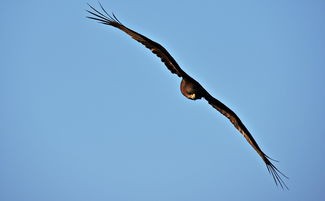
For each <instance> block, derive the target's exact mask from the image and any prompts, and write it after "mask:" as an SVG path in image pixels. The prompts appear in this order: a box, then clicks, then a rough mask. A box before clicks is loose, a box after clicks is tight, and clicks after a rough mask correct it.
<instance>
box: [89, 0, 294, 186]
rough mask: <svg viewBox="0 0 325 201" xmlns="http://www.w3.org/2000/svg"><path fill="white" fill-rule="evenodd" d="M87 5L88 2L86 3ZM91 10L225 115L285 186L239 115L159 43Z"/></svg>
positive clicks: (187, 90) (189, 94)
mask: <svg viewBox="0 0 325 201" xmlns="http://www.w3.org/2000/svg"><path fill="white" fill-rule="evenodd" d="M88 5H89V4H88ZM89 7H90V8H91V10H87V12H88V13H90V14H91V15H92V16H88V18H90V19H93V20H96V21H98V22H100V23H103V24H106V25H110V26H113V27H116V28H118V29H120V30H121V31H123V32H125V33H126V34H128V35H129V36H131V37H132V38H133V39H134V40H136V41H138V42H140V43H141V44H143V45H144V46H146V47H147V48H148V49H150V50H151V51H152V52H153V53H154V54H156V55H157V56H158V57H159V58H160V59H161V61H162V62H163V63H164V64H165V65H166V67H167V68H168V69H169V70H170V71H171V72H172V73H174V74H176V75H177V76H178V77H181V78H182V81H181V85H180V89H181V92H182V94H183V95H184V96H185V97H187V98H189V99H191V100H197V99H201V98H204V99H206V100H207V101H208V103H209V104H210V105H211V106H212V107H214V108H215V109H216V110H218V111H219V112H220V113H221V114H223V115H224V116H225V117H227V118H228V119H229V120H230V122H231V123H232V124H233V125H234V126H235V128H236V129H237V130H238V131H239V132H240V133H241V134H242V135H243V136H244V137H245V139H246V140H247V141H248V143H249V144H250V145H251V146H252V147H253V148H254V149H255V151H256V152H257V153H258V154H259V155H260V157H261V158H262V159H263V161H264V163H265V164H266V167H267V169H268V171H269V172H270V174H271V175H272V177H273V179H274V181H275V183H276V185H280V186H281V187H282V188H287V189H288V187H287V186H286V184H285V182H284V181H283V179H282V177H281V176H283V177H285V178H288V177H287V176H285V175H284V174H283V173H282V172H280V171H279V170H278V169H277V168H276V167H275V166H274V165H273V164H272V162H271V161H270V160H272V159H271V158H270V157H268V156H267V155H266V154H265V153H264V152H263V151H262V150H261V149H260V147H259V146H258V144H257V143H256V141H255V140H254V138H253V136H252V135H251V134H250V132H249V131H248V129H247V128H246V127H245V125H244V124H243V123H242V121H241V120H240V119H239V117H238V116H237V115H236V114H235V113H234V112H233V111H232V110H231V109H229V108H228V107H227V106H226V105H224V104H223V103H222V102H220V101H219V100H217V99H216V98H214V97H213V96H211V95H210V94H209V93H208V92H207V91H206V90H205V89H204V88H203V87H202V86H201V85H200V83H198V82H197V81H196V80H194V79H193V78H192V77H190V76H189V75H188V74H187V73H185V72H184V71H183V70H182V69H181V68H180V67H179V65H178V64H177V63H176V61H175V59H174V58H173V57H172V56H171V55H170V54H169V53H168V52H167V50H166V49H165V48H164V47H163V46H161V45H160V44H159V43H157V42H155V41H152V40H150V39H149V38H147V37H145V36H143V35H141V34H139V33H137V32H135V31H133V30H131V29H129V28H127V27H126V26H124V25H123V24H122V23H121V22H120V21H119V20H118V19H117V18H116V17H115V15H114V14H112V16H111V15H109V14H108V13H107V12H106V10H105V9H104V8H103V6H102V5H101V4H100V7H101V9H102V11H103V12H104V13H101V12H99V11H98V10H96V9H95V8H94V7H92V6H91V5H89Z"/></svg>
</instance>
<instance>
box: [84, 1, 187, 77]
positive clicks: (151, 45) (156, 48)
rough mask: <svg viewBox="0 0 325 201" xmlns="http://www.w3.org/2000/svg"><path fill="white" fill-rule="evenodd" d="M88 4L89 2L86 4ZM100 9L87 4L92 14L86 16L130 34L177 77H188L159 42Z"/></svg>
mask: <svg viewBox="0 0 325 201" xmlns="http://www.w3.org/2000/svg"><path fill="white" fill-rule="evenodd" d="M88 5H89V4H88ZM100 6H101V9H102V10H103V12H104V13H101V12H99V11H98V10H96V9H95V8H94V7H92V6H91V5H89V7H90V8H91V9H92V10H87V12H88V13H90V14H92V15H93V16H91V17H88V18H90V19H93V20H97V21H98V22H100V23H103V24H106V25H110V26H113V27H116V28H118V29H120V30H122V31H124V32H125V33H126V34H128V35H129V36H131V37H132V38H133V39H134V40H136V41H138V42H139V43H141V44H143V45H144V46H146V47H147V48H148V49H150V50H151V51H152V52H153V53H154V54H155V55H157V56H158V57H159V58H160V59H161V61H162V62H163V63H164V64H165V65H166V66H167V68H168V69H169V70H170V71H171V72H172V73H174V74H176V75H178V76H179V77H186V78H189V75H187V74H186V73H185V72H184V71H183V70H182V69H181V68H180V67H179V65H178V64H177V62H176V61H175V59H174V58H173V57H172V56H171V55H170V54H169V53H168V52H167V50H166V49H165V48H164V47H163V46H161V45H160V44H159V43H157V42H155V41H152V40H150V39H149V38H147V37H145V36H143V35H141V34H139V33H137V32H135V31H133V30H131V29H129V28H127V27H126V26H124V25H123V24H122V23H121V22H120V21H119V20H118V19H117V18H116V17H115V15H114V14H112V16H111V15H109V14H108V13H107V12H106V11H105V9H104V8H103V6H102V5H100Z"/></svg>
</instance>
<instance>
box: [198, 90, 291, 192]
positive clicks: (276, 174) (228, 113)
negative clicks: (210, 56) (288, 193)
mask: <svg viewBox="0 0 325 201" xmlns="http://www.w3.org/2000/svg"><path fill="white" fill-rule="evenodd" d="M201 90H202V91H203V94H204V96H203V97H204V98H205V99H206V100H207V101H208V103H209V104H210V105H211V106H212V107H214V108H215V109H216V110H218V111H219V112H220V113H221V114H223V115H224V116H225V117H227V118H228V119H229V120H230V122H231V123H232V124H233V125H234V126H235V128H236V129H237V130H238V131H239V132H240V133H241V134H242V135H243V136H244V137H245V139H246V140H247V142H248V143H249V144H250V145H251V146H252V147H253V148H254V150H255V151H256V152H257V153H258V155H260V157H261V158H262V159H263V161H264V163H265V165H266V167H267V169H268V171H269V173H270V174H271V175H272V177H273V179H274V182H275V183H276V185H280V186H281V188H286V189H288V187H287V185H286V184H285V182H284V181H283V179H282V177H281V176H283V177H285V178H288V177H287V176H286V175H284V174H283V173H282V172H281V171H280V170H279V169H278V168H277V167H275V165H274V164H273V163H272V162H271V161H270V160H273V159H271V158H270V157H269V156H267V155H266V154H265V153H264V152H263V151H262V150H261V148H260V147H259V146H258V144H257V143H256V141H255V139H254V138H253V136H252V135H251V133H250V132H249V131H248V129H247V128H246V126H245V125H244V124H243V123H242V121H241V120H240V119H239V117H238V116H237V115H236V114H235V113H234V112H233V111H232V110H231V109H230V108H228V107H227V106H226V105H225V104H223V103H222V102H221V101H219V100H218V99H216V98H214V97H213V96H211V95H210V94H209V93H208V92H207V91H206V90H205V89H204V88H203V87H202V89H201Z"/></svg>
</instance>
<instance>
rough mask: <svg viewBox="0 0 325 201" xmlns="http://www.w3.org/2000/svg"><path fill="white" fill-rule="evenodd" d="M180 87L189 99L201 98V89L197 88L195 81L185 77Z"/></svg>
mask: <svg viewBox="0 0 325 201" xmlns="http://www.w3.org/2000/svg"><path fill="white" fill-rule="evenodd" d="M180 88H181V92H182V94H183V95H184V96H185V97H186V98H188V99H191V100H196V99H200V98H201V96H200V95H199V90H198V89H197V88H198V87H197V86H196V85H195V83H193V82H191V81H189V80H186V79H184V78H183V79H182V82H181V85H180Z"/></svg>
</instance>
